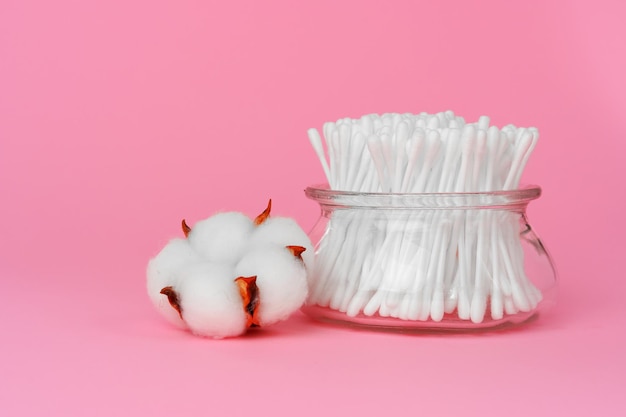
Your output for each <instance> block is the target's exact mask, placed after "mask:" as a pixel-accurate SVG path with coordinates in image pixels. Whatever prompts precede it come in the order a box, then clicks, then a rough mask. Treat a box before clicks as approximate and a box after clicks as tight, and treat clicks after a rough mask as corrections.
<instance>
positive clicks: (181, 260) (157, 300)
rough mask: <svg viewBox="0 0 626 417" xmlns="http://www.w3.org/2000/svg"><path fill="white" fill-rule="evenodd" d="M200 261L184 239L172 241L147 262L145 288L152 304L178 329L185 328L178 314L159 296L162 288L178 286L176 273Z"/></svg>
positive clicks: (165, 297)
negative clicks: (146, 287)
mask: <svg viewBox="0 0 626 417" xmlns="http://www.w3.org/2000/svg"><path fill="white" fill-rule="evenodd" d="M201 260H202V258H201V257H200V255H199V254H198V253H197V252H196V251H195V250H193V248H192V247H191V246H190V245H189V242H187V240H186V239H172V240H171V241H170V242H169V243H168V244H167V245H165V247H164V248H163V249H162V250H161V252H159V253H158V254H157V255H156V256H155V257H154V258H152V259H151V260H150V261H149V262H148V268H147V271H146V275H147V278H148V279H147V286H148V295H149V296H150V300H151V301H152V304H154V306H155V307H156V309H157V310H158V311H159V313H161V314H162V315H163V316H164V317H165V318H166V319H167V320H168V321H170V322H172V323H174V324H175V325H177V326H179V327H187V326H186V325H185V323H184V322H183V320H182V319H181V318H180V315H179V314H178V312H177V311H176V310H175V309H174V308H172V306H171V305H170V303H169V301H168V299H167V296H166V295H164V294H161V290H162V289H163V288H164V287H169V286H172V287H175V286H176V285H178V281H179V274H178V271H179V270H180V269H181V268H183V267H185V266H187V265H190V264H194V263H198V262H200V261H201Z"/></svg>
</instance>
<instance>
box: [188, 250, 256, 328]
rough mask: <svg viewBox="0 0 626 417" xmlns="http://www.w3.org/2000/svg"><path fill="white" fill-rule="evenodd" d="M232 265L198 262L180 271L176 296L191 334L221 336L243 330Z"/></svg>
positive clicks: (243, 325) (242, 310) (242, 314)
mask: <svg viewBox="0 0 626 417" xmlns="http://www.w3.org/2000/svg"><path fill="white" fill-rule="evenodd" d="M235 277H236V275H235V273H234V272H233V269H232V267H230V266H227V265H224V264H215V263H209V262H204V263H199V264H195V265H191V266H190V267H188V268H185V269H184V270H183V271H182V272H181V275H180V283H179V285H178V288H177V291H178V297H179V300H180V305H181V311H182V316H183V319H184V320H185V323H187V326H188V327H189V328H190V329H191V331H192V332H193V333H194V334H197V335H199V336H207V337H214V338H216V339H221V338H224V337H232V336H238V335H240V334H242V333H244V332H245V331H246V329H247V327H246V320H247V317H246V313H245V310H244V306H243V301H242V298H241V295H240V293H239V289H238V287H237V285H236V284H235V281H234V280H235Z"/></svg>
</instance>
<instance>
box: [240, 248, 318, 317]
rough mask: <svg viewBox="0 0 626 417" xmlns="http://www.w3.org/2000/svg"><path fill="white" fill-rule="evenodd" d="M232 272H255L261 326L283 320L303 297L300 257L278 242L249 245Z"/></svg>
mask: <svg viewBox="0 0 626 417" xmlns="http://www.w3.org/2000/svg"><path fill="white" fill-rule="evenodd" d="M300 243H302V242H300ZM308 250H309V249H307V251H308ZM305 253H306V251H305V252H304V253H302V255H304V254H305ZM235 274H236V275H237V276H251V275H256V277H257V279H256V284H257V286H258V288H259V311H258V317H259V322H260V324H261V326H267V325H269V324H272V323H275V322H277V321H281V320H285V319H286V318H288V317H289V316H290V315H291V314H292V313H293V312H295V311H296V310H298V309H299V308H300V307H301V306H302V304H303V303H304V301H305V299H306V297H307V293H308V287H307V274H306V269H305V267H304V265H303V263H302V260H300V259H299V258H298V257H296V256H294V255H293V254H292V253H291V252H290V251H289V250H288V249H287V248H285V247H284V246H282V245H279V244H273V243H265V244H263V245H258V246H256V247H251V249H250V251H249V252H248V253H246V254H245V255H244V257H243V258H242V259H241V261H239V263H238V264H237V266H236V267H235Z"/></svg>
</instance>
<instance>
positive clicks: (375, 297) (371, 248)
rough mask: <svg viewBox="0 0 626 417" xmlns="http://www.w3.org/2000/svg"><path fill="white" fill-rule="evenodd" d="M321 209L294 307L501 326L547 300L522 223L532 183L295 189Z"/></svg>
mask: <svg viewBox="0 0 626 417" xmlns="http://www.w3.org/2000/svg"><path fill="white" fill-rule="evenodd" d="M305 193H306V195H307V197H308V198H310V199H312V200H315V201H316V202H318V203H319V205H320V207H321V217H320V219H319V221H318V222H317V223H316V224H315V226H314V227H313V229H312V230H311V232H310V234H309V236H310V238H311V240H312V242H313V244H314V245H315V251H316V258H315V266H314V268H313V271H312V272H311V273H310V274H309V275H310V282H309V284H310V294H309V298H308V300H307V303H306V305H305V307H304V308H303V311H304V312H305V313H306V314H308V315H309V316H311V317H313V318H316V319H320V320H323V321H331V322H338V323H343V324H349V325H358V326H369V327H382V328H390V327H391V328H399V329H433V330H444V329H453V330H469V329H481V328H491V327H504V326H506V325H510V324H518V323H523V322H525V321H528V320H529V319H530V318H531V317H533V316H535V315H537V314H538V313H539V312H540V311H544V310H545V308H546V307H548V306H550V305H551V304H553V303H554V302H555V299H556V289H557V282H556V281H557V277H556V270H555V268H554V264H553V262H552V259H551V257H550V255H549V254H548V252H547V250H546V247H545V245H544V244H543V243H542V242H541V240H540V239H539V238H538V237H537V235H536V234H535V232H534V230H533V229H532V227H531V226H530V224H529V223H528V218H527V216H526V207H527V205H528V203H529V202H530V201H532V200H534V199H536V198H538V197H539V196H540V195H541V189H540V188H539V187H537V186H529V187H525V188H522V189H518V190H512V191H494V192H476V193H437V194H385V193H359V192H344V191H335V190H330V189H328V187H326V186H312V187H308V188H307V189H306V191H305Z"/></svg>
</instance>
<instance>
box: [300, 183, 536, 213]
mask: <svg viewBox="0 0 626 417" xmlns="http://www.w3.org/2000/svg"><path fill="white" fill-rule="evenodd" d="M304 192H305V195H306V196H307V197H308V198H309V199H311V200H315V201H317V202H318V203H319V204H320V205H322V206H334V207H346V208H348V207H355V208H356V207H358V208H372V209H407V208H421V209H429V208H430V209H472V208H475V209H482V208H489V209H498V208H500V209H502V208H506V209H509V208H516V207H521V208H523V207H526V206H527V205H528V203H529V202H530V201H532V200H535V199H537V198H539V197H540V196H541V187H539V186H538V185H524V186H522V187H520V188H518V189H515V190H497V191H478V192H453V193H377V192H376V193H370V192H359V191H341V190H333V189H331V188H330V187H329V185H328V184H327V183H325V184H324V183H322V184H314V185H311V186H309V187H307V188H306V189H305V190H304Z"/></svg>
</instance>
